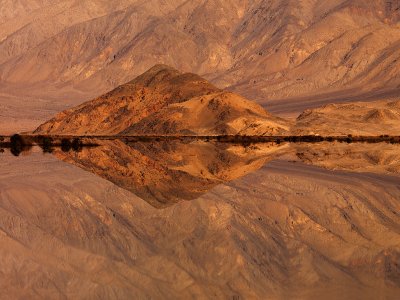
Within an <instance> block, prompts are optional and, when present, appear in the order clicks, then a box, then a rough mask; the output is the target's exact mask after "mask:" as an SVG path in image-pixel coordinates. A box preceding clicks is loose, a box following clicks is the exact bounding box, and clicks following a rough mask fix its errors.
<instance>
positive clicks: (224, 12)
mask: <svg viewBox="0 0 400 300" xmlns="http://www.w3.org/2000/svg"><path fill="white" fill-rule="evenodd" d="M0 7H1V9H0V20H1V21H0V22H1V23H0V92H1V93H2V94H0V105H2V106H4V107H5V108H8V109H13V110H15V109H19V110H20V116H19V117H20V121H19V122H22V121H21V120H26V121H27V122H28V121H29V122H30V123H29V124H27V125H26V126H25V127H29V126H32V124H33V123H38V122H40V120H45V119H46V118H48V117H49V116H50V115H51V114H52V112H54V111H57V110H60V108H59V106H63V108H67V107H72V106H73V105H76V104H79V103H82V102H83V101H85V100H88V99H91V98H93V97H96V96H97V95H99V94H102V93H105V92H106V91H108V90H111V89H113V88H115V87H116V86H118V85H121V84H123V83H124V82H127V81H129V80H130V79H131V78H134V77H135V76H137V75H139V74H141V73H143V72H144V71H145V70H147V69H148V68H150V67H151V66H153V65H154V64H156V63H164V64H168V65H171V66H173V67H175V68H178V69H180V70H183V71H185V72H193V73H196V74H200V75H202V76H204V77H205V78H207V79H208V80H210V81H211V82H212V83H214V84H216V85H218V86H220V87H222V88H227V89H229V90H230V91H232V92H235V93H238V94H241V95H243V96H244V97H246V98H249V99H254V100H256V101H258V102H259V103H261V104H263V105H265V106H266V108H267V109H268V110H270V111H271V112H274V113H276V112H279V113H280V114H286V115H287V114H290V115H292V116H294V115H296V114H299V113H300V112H301V111H303V110H304V109H305V108H313V107H316V106H320V105H321V104H326V103H330V102H332V103H333V102H338V101H339V102H343V101H364V100H377V99H388V98H391V97H393V96H394V95H396V94H397V95H398V90H399V84H400V79H399V76H398V74H399V68H400V59H399V55H400V53H399V51H398V49H399V46H400V30H399V29H400V25H399V19H400V10H399V7H400V1H399V0H378V1H359V0H330V1H327V0H325V1H310V0H299V1H290V0H272V1H266V0H256V1H249V0H245V1H243V0H240V1H239V0H233V1H216V0H208V1H206V0H190V1H183V0H182V1H175V0H174V1H172V0H168V1H165V0H162V1H161V0H152V1H139V0H124V1H116V0H113V1H104V0H95V1H73V0H63V1H61V0H59V1H44V0H43V1H38V0H25V1H22V0H19V1H5V0H4V1H1V5H0ZM13 96H18V98H24V100H23V101H18V103H15V104H14V103H10V100H9V99H10V98H12V97H13ZM28 96H29V97H30V98H31V99H30V105H34V108H33V112H31V111H32V109H25V108H24V103H25V102H27V101H28V99H26V97H28ZM44 102H46V105H44ZM43 108H46V110H45V111H44V112H43ZM37 111H39V112H41V113H42V114H41V115H38V114H37V113H36V112H37ZM1 118H3V120H5V121H4V122H5V123H6V122H11V121H10V120H11V119H10V117H8V116H7V115H6V116H2V117H1ZM14 119H15V118H14ZM21 127H24V126H23V125H22V124H21Z"/></svg>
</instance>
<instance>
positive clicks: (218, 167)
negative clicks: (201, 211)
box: [54, 140, 288, 208]
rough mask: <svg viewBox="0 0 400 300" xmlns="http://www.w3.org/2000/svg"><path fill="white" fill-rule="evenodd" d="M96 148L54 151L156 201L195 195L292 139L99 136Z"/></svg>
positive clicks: (255, 163) (264, 159)
mask: <svg viewBox="0 0 400 300" xmlns="http://www.w3.org/2000/svg"><path fill="white" fill-rule="evenodd" d="M97 143H98V144H99V145H100V146H99V147H96V148H85V149H83V150H82V151H80V152H78V153H75V152H68V153H65V152H64V153H63V152H60V151H57V152H54V154H55V155H56V156H57V157H58V158H59V159H61V160H63V161H65V162H68V163H72V164H74V165H76V166H78V167H80V168H82V169H84V170H86V171H89V172H92V173H94V174H96V175H98V176H100V177H102V178H105V179H107V180H109V181H111V182H113V183H114V184H116V185H118V186H120V187H122V188H124V189H127V190H129V191H131V192H133V193H134V194H136V195H137V196H139V197H141V198H142V199H144V200H145V201H147V202H148V203H149V204H151V205H153V206H154V207H159V208H162V207H167V206H169V205H171V204H174V203H177V202H179V201H181V200H193V199H196V198H198V197H200V196H201V195H203V194H204V193H206V192H207V191H209V190H211V189H212V188H214V187H215V186H217V185H219V184H221V183H224V182H227V181H231V180H234V179H236V178H240V177H242V176H244V175H246V174H248V173H250V172H254V171H256V170H258V169H259V168H261V167H262V166H263V165H264V164H265V163H266V162H267V161H269V160H271V159H273V158H276V157H278V155H280V154H281V153H282V152H283V151H284V150H285V149H287V146H288V145H277V144H273V143H265V144H259V145H255V146H251V145H250V146H243V145H238V144H227V143H225V144H224V143H212V142H202V141H197V142H190V143H181V142H178V141H160V142H135V143H130V144H125V143H123V142H122V141H120V140H107V141H97Z"/></svg>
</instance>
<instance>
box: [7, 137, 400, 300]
mask: <svg viewBox="0 0 400 300" xmlns="http://www.w3.org/2000/svg"><path fill="white" fill-rule="evenodd" d="M99 143H101V145H100V146H99V147H96V148H84V149H82V151H81V152H79V153H75V152H62V151H61V150H60V149H55V150H54V151H53V154H54V155H55V156H56V157H57V158H60V159H62V160H64V161H68V162H70V163H71V164H65V163H63V162H61V161H60V160H58V159H56V158H55V157H54V156H53V155H43V154H42V153H38V152H37V149H36V148H35V149H32V154H31V155H30V156H29V157H27V156H23V155H22V156H20V157H18V158H15V157H11V155H10V154H9V153H3V154H1V155H0V161H1V165H2V166H1V168H0V245H1V246H0V259H1V263H0V288H2V295H3V296H4V297H5V298H8V299H15V298H29V299H31V298H74V299H77V298H85V299H87V298H90V299H92V298H118V299H131V298H132V296H134V298H140V299H143V298H153V299H159V298H163V299H164V298H168V299H179V298H182V299H191V298H207V299H371V300H372V299H397V298H398V295H399V292H400V266H399V263H398V262H399V260H400V214H399V211H400V199H399V195H400V181H399V176H398V174H397V173H396V170H397V169H396V167H395V166H396V155H397V154H396V153H398V151H397V150H398V148H385V147H386V146H385V144H382V145H381V146H380V147H377V148H365V147H366V146H364V152H363V151H362V147H359V148H358V147H355V146H354V145H347V144H346V145H340V144H313V145H311V146H310V147H308V146H307V147H305V145H300V144H292V145H273V144H265V145H251V146H248V147H244V146H240V145H230V144H218V143H217V144H208V143H196V142H195V143H190V144H180V143H165V142H161V143H135V144H129V145H126V144H124V143H122V142H121V141H101V142H99ZM361 146H362V145H361ZM365 150H367V151H365ZM368 151H371V152H368ZM40 152H42V151H40ZM345 156H347V159H345ZM397 157H398V156H397ZM276 159H279V160H276ZM270 160H273V161H270ZM303 162H306V163H307V164H312V166H311V165H306V164H304V163H303ZM265 163H266V164H265ZM263 165H264V166H263ZM388 165H390V166H391V167H388ZM75 166H79V167H80V168H77V167H75ZM316 166H322V167H324V168H320V167H316ZM326 168H329V169H330V170H327V169H326ZM338 168H339V169H340V170H341V171H332V170H331V169H338ZM85 170H86V171H89V172H86V171H85ZM352 170H354V171H357V172H350V171H352ZM372 172H374V174H373V173H372ZM92 173H93V174H96V175H93V174H92ZM378 173H380V174H378ZM107 174H110V175H107ZM101 177H103V178H104V179H107V180H104V179H103V178H101ZM164 178H165V180H164ZM110 181H112V182H115V183H117V184H118V185H119V186H121V187H123V189H121V188H118V187H117V186H116V185H114V184H112V183H111V182H110ZM200 183H201V184H200ZM141 185H142V186H144V187H141ZM128 190H129V191H128ZM131 192H133V193H135V194H137V195H139V196H140V197H143V199H145V200H146V201H148V202H150V203H151V204H152V205H154V206H156V208H154V207H153V206H151V205H148V204H147V202H145V201H143V200H142V199H140V198H139V197H136V196H134V195H133V194H132V193H131ZM169 193H171V194H172V196H169ZM195 198H197V199H195ZM182 199H184V200H191V199H195V200H192V201H180V200H182ZM179 201H180V202H179ZM178 202H179V203H178ZM172 203H175V205H173V206H169V205H170V204H172ZM159 207H163V208H164V209H157V208H159Z"/></svg>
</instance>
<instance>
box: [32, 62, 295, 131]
mask: <svg viewBox="0 0 400 300" xmlns="http://www.w3.org/2000/svg"><path fill="white" fill-rule="evenodd" d="M288 128H289V127H288V122H286V121H284V120H283V119H280V118H277V117H273V116H272V115H270V114H268V113H267V112H266V111H265V110H264V109H263V108H262V107H261V106H259V105H258V104H256V103H254V102H252V101H249V100H247V99H244V98H242V97H240V96H238V95H235V94H233V93H229V92H225V91H222V90H220V89H218V88H216V87H215V86H213V85H212V84H210V83H209V82H207V81H206V80H205V79H203V78H201V77H200V76H198V75H195V74H192V73H181V72H178V71H177V70H175V69H173V68H170V67H168V66H165V65H157V66H154V67H153V68H151V69H150V70H148V71H147V72H145V73H143V74H142V75H140V76H138V77H137V78H136V79H134V80H133V81H130V82H128V83H126V84H124V85H121V86H119V87H117V88H116V89H114V90H113V91H111V92H109V93H107V94H105V95H103V96H100V97H98V98H96V99H94V100H92V101H89V102H85V103H83V104H81V105H80V106H78V107H76V108H72V109H69V110H67V111H64V112H61V113H60V114H58V115H57V116H56V117H55V118H53V119H51V120H50V121H48V122H46V123H44V124H43V125H41V126H40V127H39V128H38V129H37V130H36V131H35V133H36V134H64V135H66V134H72V135H117V134H122V135H143V134H152V135H170V134H175V135H176V134H187V135H221V134H258V135H272V134H277V133H279V134H284V133H286V132H287V130H288Z"/></svg>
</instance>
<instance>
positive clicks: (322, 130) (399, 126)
mask: <svg viewBox="0 0 400 300" xmlns="http://www.w3.org/2000/svg"><path fill="white" fill-rule="evenodd" d="M292 133H293V134H319V135H324V136H328V135H349V134H351V135H372V136H373V135H375V136H377V135H394V136H398V135H400V100H396V101H373V102H355V103H349V104H343V103H340V104H329V105H325V106H323V107H320V108H316V109H309V110H306V111H304V112H303V113H302V114H301V115H300V116H299V117H298V118H297V120H296V125H295V126H294V127H293V128H292Z"/></svg>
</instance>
